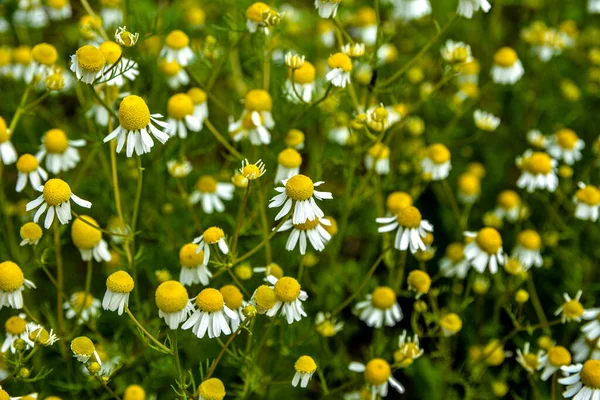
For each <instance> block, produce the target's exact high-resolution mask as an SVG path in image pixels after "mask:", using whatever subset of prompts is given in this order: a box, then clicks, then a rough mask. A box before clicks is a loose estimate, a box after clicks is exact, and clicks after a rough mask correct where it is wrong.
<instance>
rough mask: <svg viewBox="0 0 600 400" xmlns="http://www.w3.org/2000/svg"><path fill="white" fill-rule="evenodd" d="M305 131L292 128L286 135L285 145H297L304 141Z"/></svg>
mask: <svg viewBox="0 0 600 400" xmlns="http://www.w3.org/2000/svg"><path fill="white" fill-rule="evenodd" d="M304 138H305V135H304V132H302V131H301V130H299V129H290V130H289V131H288V132H287V134H286V135H285V145H286V146H288V147H297V146H299V145H301V144H303V143H304Z"/></svg>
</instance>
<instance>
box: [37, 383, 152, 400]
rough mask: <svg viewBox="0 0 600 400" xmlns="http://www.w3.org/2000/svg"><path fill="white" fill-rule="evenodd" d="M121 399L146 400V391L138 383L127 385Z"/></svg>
mask: <svg viewBox="0 0 600 400" xmlns="http://www.w3.org/2000/svg"><path fill="white" fill-rule="evenodd" d="M46 400H47V399H46ZM123 400H146V391H145V390H144V388H143V387H141V386H140V385H129V386H127V388H126V389H125V392H124V393H123Z"/></svg>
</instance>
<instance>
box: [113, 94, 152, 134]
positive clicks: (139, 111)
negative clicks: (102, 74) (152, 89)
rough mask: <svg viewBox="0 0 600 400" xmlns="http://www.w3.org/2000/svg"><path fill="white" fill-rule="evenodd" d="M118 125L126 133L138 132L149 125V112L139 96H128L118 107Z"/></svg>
mask: <svg viewBox="0 0 600 400" xmlns="http://www.w3.org/2000/svg"><path fill="white" fill-rule="evenodd" d="M119 123H120V124H121V126H122V127H123V128H125V129H126V130H128V131H139V130H140V129H143V128H145V127H146V126H148V124H150V110H149V109H148V105H147V104H146V102H145V101H144V100H143V99H142V98H141V97H139V96H135V95H129V96H127V97H125V98H124V99H123V101H121V105H120V106H119Z"/></svg>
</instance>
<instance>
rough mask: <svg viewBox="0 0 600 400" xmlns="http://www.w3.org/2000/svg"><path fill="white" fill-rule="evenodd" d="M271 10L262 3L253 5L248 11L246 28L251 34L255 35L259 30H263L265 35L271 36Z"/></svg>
mask: <svg viewBox="0 0 600 400" xmlns="http://www.w3.org/2000/svg"><path fill="white" fill-rule="evenodd" d="M270 13H271V8H270V7H269V6H268V5H266V4H265V3H262V2H260V1H258V2H256V3H253V4H252V5H250V7H248V8H247V9H246V28H248V31H249V32H250V33H255V32H256V31H257V30H258V28H262V30H263V31H264V33H265V35H268V34H269V22H268V18H269V16H270Z"/></svg>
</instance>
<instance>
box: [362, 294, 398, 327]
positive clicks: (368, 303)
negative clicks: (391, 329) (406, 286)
mask: <svg viewBox="0 0 600 400" xmlns="http://www.w3.org/2000/svg"><path fill="white" fill-rule="evenodd" d="M354 310H355V312H356V313H357V314H358V317H359V318H360V319H361V320H362V321H363V322H365V323H366V324H367V325H368V326H370V327H372V328H381V327H382V326H383V324H384V323H385V325H386V326H394V325H396V324H397V323H398V322H400V321H402V318H403V317H404V316H403V315H402V310H401V309H400V305H399V304H398V302H397V301H396V293H395V292H394V291H393V290H392V288H389V287H387V286H379V287H377V288H375V290H373V292H372V293H370V294H368V295H367V296H366V300H364V301H360V302H358V303H357V304H356V306H355V307H354Z"/></svg>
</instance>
